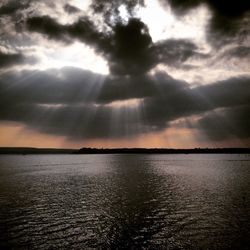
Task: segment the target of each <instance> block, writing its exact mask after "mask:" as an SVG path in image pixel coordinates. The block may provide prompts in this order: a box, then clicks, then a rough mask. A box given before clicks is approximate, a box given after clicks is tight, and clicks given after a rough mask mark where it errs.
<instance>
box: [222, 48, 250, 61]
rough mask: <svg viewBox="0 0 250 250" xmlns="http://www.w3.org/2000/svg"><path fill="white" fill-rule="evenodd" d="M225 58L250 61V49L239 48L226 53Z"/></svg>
mask: <svg viewBox="0 0 250 250" xmlns="http://www.w3.org/2000/svg"><path fill="white" fill-rule="evenodd" d="M225 56H227V57H229V58H249V60H250V47H247V46H237V47H235V48H232V49H230V50H228V51H226V53H225Z"/></svg>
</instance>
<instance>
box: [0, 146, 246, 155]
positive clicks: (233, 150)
mask: <svg viewBox="0 0 250 250" xmlns="http://www.w3.org/2000/svg"><path fill="white" fill-rule="evenodd" d="M0 154H23V155H26V154H250V148H193V149H173V148H81V149H58V148H30V147H25V148H22V147H13V148H12V147H2V148H1V147H0Z"/></svg>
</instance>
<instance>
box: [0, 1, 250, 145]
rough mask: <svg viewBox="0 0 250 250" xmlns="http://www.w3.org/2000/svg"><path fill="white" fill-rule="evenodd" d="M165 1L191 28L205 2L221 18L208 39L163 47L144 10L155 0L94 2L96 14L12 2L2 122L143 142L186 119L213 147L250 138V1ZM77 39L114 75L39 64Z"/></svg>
mask: <svg viewBox="0 0 250 250" xmlns="http://www.w3.org/2000/svg"><path fill="white" fill-rule="evenodd" d="M155 1H157V0H155ZM160 3H161V4H162V6H163V8H166V9H169V8H170V9H171V11H172V12H173V13H174V14H173V15H174V16H173V17H174V18H176V20H183V22H185V19H184V18H183V17H186V16H188V15H189V14H188V13H190V11H192V10H196V9H197V8H200V7H201V6H203V7H204V6H205V7H204V8H207V9H208V10H209V11H210V13H211V18H210V19H209V21H208V24H207V26H206V27H203V28H204V32H205V34H206V35H205V38H204V39H205V40H195V39H193V40H191V39H190V38H182V39H177V38H174V37H172V38H168V39H166V38H163V39H161V40H159V41H153V39H152V35H151V34H150V29H149V28H148V27H149V25H148V24H146V23H145V22H143V21H142V20H141V18H140V17H139V16H138V15H137V14H136V13H137V10H138V8H143V6H144V7H145V6H146V4H147V1H140V0H138V1H135V0H126V1H106V0H105V1H95V0H93V1H91V2H90V5H89V8H88V9H86V10H82V9H80V8H79V6H76V5H74V1H54V2H53V3H52V2H51V1H44V2H42V3H41V2H40V3H39V2H38V1H31V0H26V1H20V2H16V1H4V3H3V4H2V5H1V6H0V28H2V31H1V35H2V36H1V39H0V109H1V113H0V121H13V122H19V123H22V124H24V125H25V126H27V127H28V128H32V129H34V130H37V131H40V132H43V133H47V134H51V135H63V136H65V137H67V138H69V139H72V140H81V139H98V138H124V137H135V136H138V135H141V134H145V133H149V132H150V133H152V132H155V131H163V130H165V129H167V128H168V127H169V126H171V124H174V122H176V121H178V120H180V119H184V120H188V121H189V124H188V125H187V124H186V128H189V129H195V130H197V131H199V133H202V134H204V135H206V136H207V137H208V139H209V140H211V141H220V140H225V139H232V138H239V139H249V137H250V134H249V125H250V124H249V118H248V113H249V107H250V106H249V105H250V103H249V100H250V89H249V86H250V72H249V68H248V65H249V63H250V58H249V55H250V47H249V38H250V36H249V34H250V33H249V23H250V22H249V20H250V12H249V10H250V6H249V3H248V1H244V0H239V1H237V3H236V2H235V3H231V2H230V3H229V2H228V1H225V0H219V1H214V0H188V1H178V0H168V1H167V0H161V1H160ZM38 7H39V8H38ZM121 7H123V8H125V10H126V13H127V17H126V18H125V19H124V17H123V16H122V15H121V9H120V8H121ZM171 11H170V12H171ZM47 12H48V14H45V13H47ZM170 12H169V13H170ZM192 15H194V16H195V14H194V12H193V14H192ZM188 17H190V18H191V16H188ZM194 18H195V17H194ZM197 20H198V19H197ZM159 25H161V24H160V23H159ZM162 25H164V24H162ZM176 32H178V31H176ZM76 41H77V42H79V43H82V44H84V45H86V46H88V47H89V48H91V49H93V50H94V52H95V53H96V54H97V55H98V56H101V57H102V58H103V59H104V60H106V62H107V65H108V68H109V72H110V74H109V75H101V74H97V73H94V72H91V71H88V70H84V69H80V68H77V67H63V68H60V69H55V68H51V69H46V70H44V69H41V68H39V66H38V65H39V62H40V60H41V59H44V58H45V59H47V61H48V58H46V56H47V54H49V53H51V54H53V52H55V51H56V49H57V46H58V47H60V48H61V49H63V48H66V47H70V46H71V45H72V44H74V43H75V42H76ZM50 45H53V46H51V47H50ZM44 51H47V52H46V53H47V54H46V53H44ZM79 53H81V51H79ZM83 60H84V58H83ZM45 61H46V60H45ZM197 75H198V76H199V77H196V76H197ZM190 78H192V79H194V80H193V82H192V83H190V82H189V81H188V79H190ZM210 79H215V80H210ZM208 83H209V84H208Z"/></svg>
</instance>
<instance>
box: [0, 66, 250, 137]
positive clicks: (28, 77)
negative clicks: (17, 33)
mask: <svg viewBox="0 0 250 250" xmlns="http://www.w3.org/2000/svg"><path fill="white" fill-rule="evenodd" d="M72 80H73V81H72ZM249 84H250V79H249V78H242V79H237V78H233V79H229V80H227V81H222V82H218V83H214V84H211V85H206V86H199V87H196V88H190V86H189V85H188V84H187V83H186V82H185V81H179V80H176V79H173V78H172V77H170V76H168V75H167V74H165V73H163V72H158V73H155V74H154V75H147V76H145V75H144V76H143V77H141V78H140V77H138V76H133V77H131V79H126V78H124V77H119V78H110V77H104V76H102V75H97V74H93V73H91V72H89V71H83V70H80V69H75V68H65V69H62V70H50V71H47V72H44V71H42V72H36V74H34V72H32V71H30V72H29V71H23V72H20V73H16V74H15V73H13V72H12V73H8V74H5V75H2V76H1V79H0V90H1V91H0V93H1V98H0V100H1V101H0V104H1V110H3V112H1V116H0V119H1V120H4V121H15V122H21V123H23V124H25V125H26V126H28V127H31V128H33V129H36V130H39V131H42V132H45V133H49V134H60V135H64V136H66V137H69V138H71V139H72V138H73V139H86V138H107V137H111V138H119V137H124V136H128V134H129V135H130V136H133V135H138V134H141V133H145V132H146V131H160V130H163V129H165V128H166V127H167V126H168V124H169V123H170V122H172V121H175V120H177V119H179V118H185V117H189V116H192V115H197V114H199V115H201V116H203V114H206V112H208V111H213V110H217V109H218V108H226V109H227V110H228V111H230V112H231V110H232V112H233V110H237V109H238V108H241V107H242V106H246V107H247V105H248V104H249V98H250V90H249ZM135 86H136V87H135ZM134 99H137V100H138V103H137V106H136V109H135V108H134V107H130V106H126V105H125V106H119V105H118V106H116V102H117V101H129V100H134ZM223 112H224V111H223ZM223 112H222V113H221V116H222V117H224V116H226V113H225V114H224V113H223ZM138 115H140V119H139V118H138ZM231 116H232V119H233V117H234V116H233V115H232V113H230V117H231ZM244 116H245V117H244ZM239 119H241V120H242V121H243V120H246V119H247V112H242V113H241V116H239V118H238V120H239ZM207 120H208V121H211V120H213V119H211V118H210V116H208V117H207V116H206V115H205V116H204V117H203V118H202V119H201V120H200V121H199V123H200V127H201V128H202V129H205V130H206V131H208V132H209V128H210V126H211V130H214V129H213V126H214V124H213V123H211V122H207ZM215 120H216V119H215ZM114 121H116V123H117V124H116V125H117V126H118V127H119V129H116V130H113V129H112V123H113V122H114ZM223 121H226V119H224V120H223ZM100 124H101V126H100ZM205 125H206V126H205ZM244 126H245V125H244V123H242V126H240V123H238V124H237V127H236V129H238V130H239V131H241V130H242V129H243V127H244ZM197 128H198V126H197ZM244 128H246V126H245V127H244ZM234 135H236V136H238V135H239V136H240V135H241V133H240V132H235V133H234ZM244 135H246V136H248V134H247V133H246V134H244Z"/></svg>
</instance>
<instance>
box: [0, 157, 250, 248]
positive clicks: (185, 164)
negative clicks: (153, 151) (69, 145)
mask: <svg viewBox="0 0 250 250" xmlns="http://www.w3.org/2000/svg"><path fill="white" fill-rule="evenodd" d="M249 191H250V155H26V156H17V155H16V156H15V155H12V156H0V248H1V249H250V194H249Z"/></svg>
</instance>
